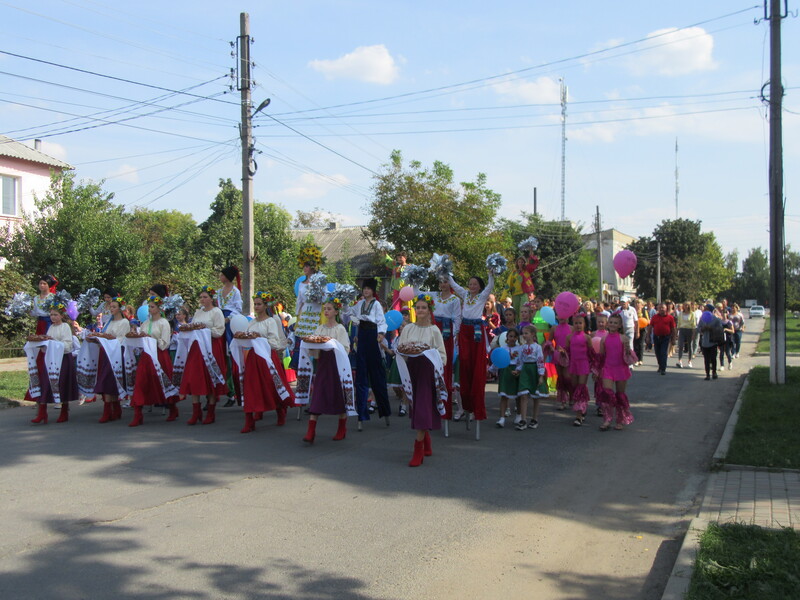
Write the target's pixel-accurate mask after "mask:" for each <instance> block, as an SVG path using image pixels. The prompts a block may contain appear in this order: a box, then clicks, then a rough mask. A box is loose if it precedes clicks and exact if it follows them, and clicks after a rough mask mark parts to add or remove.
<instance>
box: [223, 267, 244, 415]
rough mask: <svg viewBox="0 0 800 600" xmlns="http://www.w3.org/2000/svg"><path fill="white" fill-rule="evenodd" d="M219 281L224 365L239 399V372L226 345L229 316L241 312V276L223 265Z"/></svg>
mask: <svg viewBox="0 0 800 600" xmlns="http://www.w3.org/2000/svg"><path fill="white" fill-rule="evenodd" d="M219 281H220V283H221V284H222V288H220V289H219V290H217V302H218V304H219V308H220V310H221V311H222V314H223V316H224V317H225V367H226V368H227V372H228V379H227V383H228V388H229V389H230V388H231V387H233V391H234V394H235V396H236V397H237V398H239V399H241V397H242V390H241V389H240V384H239V374H238V373H237V372H236V371H237V369H236V366H235V365H234V364H233V362H232V361H231V358H230V355H229V353H228V346H230V344H231V340H232V339H233V332H232V331H231V317H232V316H234V315H240V314H242V307H243V303H242V291H241V290H242V277H241V275H240V273H239V269H238V268H237V267H234V266H233V265H230V266H228V267H225V268H224V269H222V270H221V271H220V272H219ZM235 402H236V400H234V399H233V398H229V399H228V401H227V402H226V403H225V406H233V405H234V404H235Z"/></svg>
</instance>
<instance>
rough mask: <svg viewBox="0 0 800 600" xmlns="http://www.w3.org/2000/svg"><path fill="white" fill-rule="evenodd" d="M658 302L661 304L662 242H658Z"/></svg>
mask: <svg viewBox="0 0 800 600" xmlns="http://www.w3.org/2000/svg"><path fill="white" fill-rule="evenodd" d="M656 304H661V242H656Z"/></svg>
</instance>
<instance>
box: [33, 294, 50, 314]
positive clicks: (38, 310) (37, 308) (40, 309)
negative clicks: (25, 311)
mask: <svg viewBox="0 0 800 600" xmlns="http://www.w3.org/2000/svg"><path fill="white" fill-rule="evenodd" d="M52 297H53V294H47V296H45V297H44V300H42V298H41V297H39V294H36V295H35V296H34V297H33V310H31V316H32V317H37V318H38V317H49V316H50V310H48V309H46V308H45V306H44V305H45V304H46V303H47V302H48V301H49V300H50V299H51V298H52Z"/></svg>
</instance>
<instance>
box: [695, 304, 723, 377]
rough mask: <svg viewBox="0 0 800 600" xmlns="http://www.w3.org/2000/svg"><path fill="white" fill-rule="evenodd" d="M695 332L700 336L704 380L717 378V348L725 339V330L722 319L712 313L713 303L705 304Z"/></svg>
mask: <svg viewBox="0 0 800 600" xmlns="http://www.w3.org/2000/svg"><path fill="white" fill-rule="evenodd" d="M697 333H698V335H699V336H700V348H701V349H702V351H703V362H704V363H705V369H706V378H705V380H706V381H708V380H709V379H717V348H718V347H719V345H720V343H722V342H723V341H724V340H725V332H724V329H723V327H722V321H721V320H720V318H719V317H717V316H716V315H715V314H714V305H713V304H706V309H705V311H703V315H702V316H701V317H700V324H699V325H698V326H697Z"/></svg>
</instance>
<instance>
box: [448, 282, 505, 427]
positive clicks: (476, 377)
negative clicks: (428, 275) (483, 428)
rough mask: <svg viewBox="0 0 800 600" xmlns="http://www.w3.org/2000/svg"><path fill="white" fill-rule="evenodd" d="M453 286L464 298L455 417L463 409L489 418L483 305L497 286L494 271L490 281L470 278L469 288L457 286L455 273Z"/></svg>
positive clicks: (459, 339) (459, 414)
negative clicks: (458, 391)
mask: <svg viewBox="0 0 800 600" xmlns="http://www.w3.org/2000/svg"><path fill="white" fill-rule="evenodd" d="M448 281H449V283H450V287H451V288H453V290H455V293H456V295H457V296H458V297H459V298H461V300H462V302H463V305H462V307H461V325H460V328H459V332H458V361H459V363H460V364H459V378H460V379H459V384H460V385H459V387H460V390H461V404H462V410H459V412H458V413H457V414H456V415H454V416H453V419H454V420H458V419H460V418H461V415H462V414H463V412H464V411H466V412H467V413H473V415H474V417H475V419H477V420H478V421H483V420H484V419H485V418H486V398H485V395H486V362H487V354H488V351H489V341H488V337H487V335H486V326H485V324H484V322H483V320H482V319H481V315H482V314H483V307H484V305H485V304H486V300H487V299H488V298H489V294H491V293H492V289H493V288H494V273H493V272H491V271H489V281H488V283H487V285H484V283H483V279H481V278H480V277H470V279H469V283H468V284H467V289H464V288H462V287H461V286H460V285H458V284H457V283H456V282H455V280H454V279H453V276H452V275H451V276H450V277H449V279H448Z"/></svg>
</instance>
